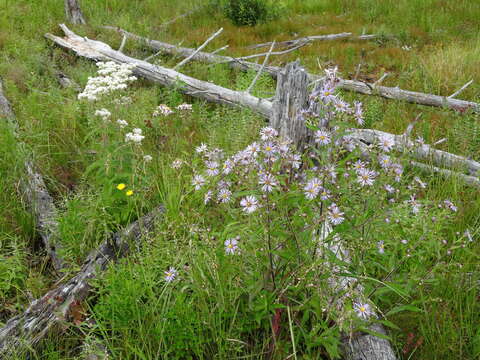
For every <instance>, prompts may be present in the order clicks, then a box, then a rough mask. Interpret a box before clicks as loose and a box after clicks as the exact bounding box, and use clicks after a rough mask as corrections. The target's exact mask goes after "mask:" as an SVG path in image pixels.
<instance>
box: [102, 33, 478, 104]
mask: <svg viewBox="0 0 480 360" xmlns="http://www.w3.org/2000/svg"><path fill="white" fill-rule="evenodd" d="M105 28H107V29H110V30H115V31H118V32H120V33H122V34H124V35H127V36H128V37H130V38H132V39H134V40H137V41H141V42H144V43H145V44H146V45H147V46H149V47H150V48H152V49H153V50H155V51H160V50H162V51H164V52H165V53H167V54H172V55H178V56H182V57H187V56H190V55H191V54H192V53H193V52H194V51H195V50H194V49H190V48H184V47H177V46H175V45H172V44H167V43H164V42H161V41H157V40H151V39H147V38H144V37H141V36H138V35H136V34H132V33H129V32H128V31H125V30H122V29H120V28H115V27H111V26H109V27H105ZM193 59H195V60H197V61H202V62H207V63H227V64H228V65H229V66H231V67H232V68H236V69H241V70H248V69H254V70H257V71H258V69H259V68H260V65H259V64H255V63H251V62H248V61H244V60H238V59H235V58H233V57H230V56H221V55H214V54H210V53H206V52H199V53H197V54H196V55H195V56H194V57H193ZM264 70H265V71H266V72H268V73H269V74H270V75H271V76H272V77H274V78H276V77H277V74H278V72H279V71H281V68H279V67H276V66H266V67H265V69H264ZM308 77H309V79H310V81H321V80H322V79H323V77H321V76H318V75H315V74H308ZM338 86H339V88H341V89H344V90H347V91H352V92H357V93H360V94H364V95H375V96H381V97H383V98H386V99H394V100H399V101H406V102H409V103H412V104H419V105H426V106H434V107H441V108H448V109H451V110H456V111H460V112H465V111H473V112H475V113H480V104H479V103H476V102H472V101H466V100H457V99H454V98H450V97H446V96H440V95H433V94H426V93H421V92H417V91H409V90H402V89H400V88H398V87H387V86H377V85H375V84H370V83H365V82H361V81H356V80H347V79H340V82H339V84H338Z"/></svg>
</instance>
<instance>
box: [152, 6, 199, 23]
mask: <svg viewBox="0 0 480 360" xmlns="http://www.w3.org/2000/svg"><path fill="white" fill-rule="evenodd" d="M203 7H204V6H198V7H196V8H193V9H192V10H190V11H187V12H186V13H183V14H181V15H178V16H176V17H174V18H173V19H172V20H169V21H166V22H164V23H163V24H162V25H160V28H166V27H167V26H168V25H170V24H173V23H174V22H176V21H177V20H180V19H182V18H184V17H187V16H189V15H192V14H193V13H195V12H197V11H199V10H200V9H202V8H203Z"/></svg>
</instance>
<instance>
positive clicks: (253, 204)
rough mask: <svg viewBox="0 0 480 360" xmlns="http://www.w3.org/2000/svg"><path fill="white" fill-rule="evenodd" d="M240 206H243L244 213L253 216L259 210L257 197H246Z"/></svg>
mask: <svg viewBox="0 0 480 360" xmlns="http://www.w3.org/2000/svg"><path fill="white" fill-rule="evenodd" d="M240 205H241V206H243V211H244V212H245V213H247V214H251V213H252V212H254V211H255V210H257V209H258V200H257V198H256V197H255V196H251V195H250V196H247V197H244V198H243V199H242V200H241V201H240Z"/></svg>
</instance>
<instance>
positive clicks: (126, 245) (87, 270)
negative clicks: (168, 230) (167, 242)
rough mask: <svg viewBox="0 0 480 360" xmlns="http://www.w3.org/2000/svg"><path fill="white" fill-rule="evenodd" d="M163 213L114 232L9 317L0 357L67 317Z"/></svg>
mask: <svg viewBox="0 0 480 360" xmlns="http://www.w3.org/2000/svg"><path fill="white" fill-rule="evenodd" d="M163 213H164V208H163V207H162V206H160V207H158V208H156V209H155V210H153V211H152V212H150V213H149V214H147V215H145V216H144V217H142V218H140V219H139V220H137V221H135V222H134V223H132V224H131V225H129V226H128V227H127V228H126V229H124V230H122V231H119V232H117V233H115V234H114V235H113V236H112V237H111V238H110V239H108V240H106V241H104V242H103V243H102V244H101V245H100V246H99V247H98V248H97V249H96V250H93V251H92V252H91V253H90V255H89V256H88V257H87V259H86V260H85V262H84V264H83V266H82V268H81V270H80V271H79V272H78V274H77V275H75V276H74V277H73V278H72V279H70V280H69V281H67V282H66V283H64V284H61V285H58V286H57V287H56V288H54V289H52V290H50V291H49V292H48V293H46V294H45V295H44V296H43V297H42V298H40V299H38V300H35V301H34V302H33V303H31V304H30V306H29V307H28V309H27V310H26V311H25V312H24V313H23V314H20V315H18V316H15V317H13V318H12V319H10V320H9V321H8V322H7V323H6V324H5V326H4V327H3V328H1V329H0V358H2V359H7V358H8V357H13V356H14V355H17V356H18V355H20V354H24V353H25V352H26V351H28V350H29V349H31V348H33V347H34V346H35V345H36V344H37V343H38V342H39V341H40V340H41V339H43V338H44V337H45V336H46V335H47V334H48V333H50V332H51V331H52V330H53V329H54V328H55V327H58V326H60V325H61V324H62V323H64V322H65V321H67V320H69V319H70V318H71V317H72V311H73V309H74V308H75V306H77V305H78V304H80V303H81V302H82V301H84V300H85V299H86V298H87V296H88V294H89V292H90V289H91V285H90V281H91V279H93V278H95V277H96V276H97V275H98V274H99V273H100V272H102V271H104V270H105V269H106V267H107V265H108V264H109V263H110V262H112V261H115V260H117V259H119V258H121V257H123V256H125V255H126V254H127V253H128V251H129V250H130V248H131V247H132V246H133V247H140V246H141V245H142V241H143V240H144V237H145V235H146V234H147V233H148V232H149V231H151V230H152V229H153V227H154V224H155V221H157V220H158V219H159V218H160V216H161V215H162V214H163Z"/></svg>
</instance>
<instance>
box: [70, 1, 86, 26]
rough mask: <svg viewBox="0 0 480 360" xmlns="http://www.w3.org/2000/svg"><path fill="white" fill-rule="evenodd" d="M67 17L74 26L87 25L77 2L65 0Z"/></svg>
mask: <svg viewBox="0 0 480 360" xmlns="http://www.w3.org/2000/svg"><path fill="white" fill-rule="evenodd" d="M65 15H66V17H67V20H68V21H69V22H71V23H72V24H86V23H87V22H86V21H85V18H84V17H83V13H82V10H81V9H80V5H79V4H78V1H77V0H65Z"/></svg>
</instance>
